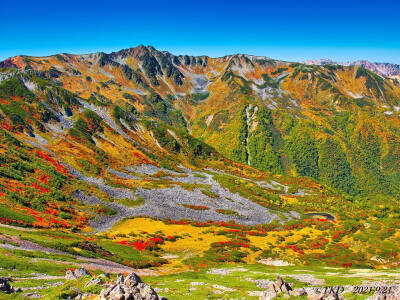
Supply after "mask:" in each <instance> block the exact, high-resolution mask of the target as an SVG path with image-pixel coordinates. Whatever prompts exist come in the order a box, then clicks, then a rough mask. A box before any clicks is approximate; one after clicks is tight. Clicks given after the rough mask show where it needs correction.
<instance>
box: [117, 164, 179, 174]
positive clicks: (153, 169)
mask: <svg viewBox="0 0 400 300" xmlns="http://www.w3.org/2000/svg"><path fill="white" fill-rule="evenodd" d="M124 169H125V170H127V171H129V172H133V173H140V174H145V175H154V174H157V173H158V172H166V173H169V174H171V175H178V174H179V173H177V172H175V171H171V170H168V169H165V168H160V167H157V166H155V165H151V164H142V165H139V166H129V167H125V168H124Z"/></svg>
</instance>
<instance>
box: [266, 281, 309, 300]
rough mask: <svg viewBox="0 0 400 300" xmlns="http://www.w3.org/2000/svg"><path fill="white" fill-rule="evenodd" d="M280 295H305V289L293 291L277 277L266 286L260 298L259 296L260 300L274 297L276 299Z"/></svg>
mask: <svg viewBox="0 0 400 300" xmlns="http://www.w3.org/2000/svg"><path fill="white" fill-rule="evenodd" d="M282 293H283V294H284V295H285V296H287V297H298V296H304V295H307V292H306V291H305V289H295V290H293V288H292V286H291V285H290V284H289V283H288V282H286V281H285V280H283V279H282V277H281V276H277V277H276V281H275V282H271V283H269V284H268V285H267V290H266V291H265V292H264V294H263V295H262V296H260V300H269V299H273V298H275V297H278V296H279V295H280V294H282Z"/></svg>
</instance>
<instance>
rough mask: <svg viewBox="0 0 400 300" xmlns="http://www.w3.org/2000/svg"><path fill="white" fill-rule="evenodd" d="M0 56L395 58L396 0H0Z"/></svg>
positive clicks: (398, 47)
mask: <svg viewBox="0 0 400 300" xmlns="http://www.w3.org/2000/svg"><path fill="white" fill-rule="evenodd" d="M0 7H1V11H2V17H1V23H0V37H1V39H0V60H3V59H5V58H7V57H10V56H14V55H19V54H26V55H34V56H44V55H50V54H55V53H62V52H67V53H74V54H78V53H89V52H97V51H103V52H111V51H115V50H119V49H122V48H129V47H134V46H137V45H139V44H144V45H153V46H155V47H156V48H157V49H160V50H168V51H170V52H172V53H174V54H193V55H203V54H204V55H209V56H223V55H226V54H232V53H247V54H254V55H264V56H268V57H271V58H276V59H284V60H288V61H302V60H306V59H318V58H331V59H334V60H339V61H348V60H355V59H368V60H371V61H380V62H393V63H400V22H399V21H398V14H399V12H400V1H399V0H380V1H370V0H364V1H359V0H347V1H342V0H336V1H323V0H319V1H310V0H305V1H300V0H297V1H292V0H284V1H254V0H242V1H236V0H231V1H218V0H203V1H195V2H190V1H177V0H169V1H168V0H164V1H158V0H142V1H121V0H108V1H103V0H98V1H84V0H80V1H77V0H69V1H54V0H53V1H41V0H37V1H23V0H21V1H2V3H1V5H0Z"/></svg>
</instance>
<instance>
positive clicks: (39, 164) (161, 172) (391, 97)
mask: <svg viewBox="0 0 400 300" xmlns="http://www.w3.org/2000/svg"><path fill="white" fill-rule="evenodd" d="M373 66H375V67H376V68H377V69H376V72H375V71H374V70H375V69H374V68H375V67H373ZM383 66H384V65H379V64H375V65H374V64H366V63H354V64H353V63H349V64H348V65H342V64H334V63H332V62H330V61H329V62H326V61H320V62H318V63H316V62H315V63H313V64H311V62H307V63H298V62H286V61H280V60H273V59H270V58H267V57H261V56H252V55H245V54H236V55H228V56H224V57H218V58H211V57H208V56H190V55H174V54H172V53H169V52H167V51H160V50H157V49H155V48H154V47H152V46H143V45H140V46H138V47H135V48H129V49H123V50H120V51H117V52H112V53H103V52H98V53H91V54H82V55H72V54H66V53H61V54H57V55H52V56H46V57H32V56H23V55H20V56H15V57H11V58H9V59H6V60H5V61H3V62H0V161H1V166H0V223H1V224H3V225H0V232H1V233H2V235H0V239H1V240H2V241H3V243H5V244H6V246H5V248H7V249H8V250H7V251H9V253H8V252H7V253H6V254H4V255H3V254H2V253H0V256H1V255H3V256H1V257H2V259H1V261H5V262H8V261H9V260H11V259H14V257H18V259H16V258H15V259H14V261H16V263H18V262H19V261H24V262H29V263H27V265H29V268H30V269H29V272H28V271H26V272H25V273H26V274H31V273H38V272H45V271H46V272H50V273H49V274H50V275H57V276H58V275H60V272H61V271H62V272H64V273H65V271H66V268H70V267H71V266H69V265H67V264H66V263H65V262H60V261H61V260H63V259H64V258H65V257H67V256H65V257H64V256H63V255H70V256H71V255H73V257H70V256H68V257H69V258H68V259H69V260H68V262H71V263H72V262H73V263H74V264H75V265H76V264H80V265H81V264H83V262H82V257H84V258H85V259H90V261H91V262H92V264H93V262H94V261H95V262H96V263H99V264H100V267H99V266H97V268H101V269H102V270H104V269H105V268H112V269H113V270H122V271H123V272H125V271H126V270H127V268H128V269H129V268H131V269H132V268H135V269H143V268H145V269H146V268H152V269H151V270H148V272H149V273H151V272H159V273H157V274H158V275H160V274H170V273H173V272H183V271H185V272H186V271H188V270H192V271H196V272H197V271H198V269H199V268H203V269H204V270H206V269H207V268H214V267H215V266H216V265H218V264H223V263H227V262H228V263H235V264H236V263H248V264H249V265H250V267H249V268H253V267H254V266H253V265H252V264H255V263H257V262H259V261H261V262H263V263H265V262H267V263H271V261H272V263H271V264H274V265H276V264H277V265H279V266H289V265H290V264H295V265H302V266H304V267H305V266H315V267H316V268H317V267H318V268H319V267H320V266H321V265H325V266H327V267H338V268H350V267H352V266H356V267H369V268H372V267H373V268H378V267H382V268H383V267H384V268H394V267H396V266H398V265H399V261H400V254H399V253H400V242H399V241H400V239H399V236H400V235H399V234H400V232H399V230H398V228H399V226H400V224H399V221H398V220H400V210H399V206H398V199H399V196H400V170H399V166H400V82H399V78H397V77H396V76H392V75H393V74H394V73H393V72H395V69H396V67H393V71H390V70H392V67H391V66H390V65H387V68H383ZM378 71H379V72H385V74H387V75H382V74H378V73H377V72H378ZM389 72H392V73H389ZM389 75H390V76H389ZM10 226H11V227H10ZM20 227H27V228H22V229H20ZM9 236H11V237H9ZM26 240H28V241H29V242H26ZM11 242H12V244H11ZM17 244H18V245H19V247H20V248H15V247H16V246H15V245H17ZM1 245H3V244H1ZM13 247H14V248H13ZM32 249H44V250H46V251H47V253H53V252H49V251H50V250H49V249H53V250H51V251H54V253H53V254H52V255H47V256H46V259H51V265H50V263H49V266H48V265H46V268H48V270H43V266H42V265H41V264H43V262H42V261H39V260H38V259H37V260H36V256H35V255H39V254H37V252H34V253H33V254H32V253H31V252H29V251H31V250H32ZM14 250H15V251H14ZM17 250H18V251H17ZM44 250H43V251H44ZM26 251H28V252H26ZM40 251H41V250H40ZM32 255H34V256H32ZM43 255H44V254H43ZM11 257H12V258H11ZM32 257H35V259H32ZM38 257H39V256H38ZM104 260H105V261H106V263H105V262H104ZM38 261H39V262H38ZM16 263H10V264H6V263H4V264H3V265H1V268H5V269H6V270H9V271H10V272H14V271H13V270H15V268H17V269H21V268H22V267H21V265H20V264H17V265H16ZM88 263H89V262H88V261H87V262H85V264H88ZM116 264H117V265H116ZM16 266H17V267H16ZM251 266H253V267H251ZM246 268H247V266H246ZM257 268H259V267H257V266H255V267H254V268H253V270H255V272H256V271H257V270H259V269H257ZM289 268H291V267H289ZM60 270H61V271H60ZM207 270H208V269H207ZM214 270H215V269H209V271H207V272H206V271H204V274H203V273H202V274H203V275H204V276H214V275H210V274H217V273H210V272H217V271H214ZM217 270H218V269H217ZM285 270H286V271H287V270H289V269H285ZM290 270H292V269H290ZM318 270H319V269H318ZM236 271H237V270H236ZM236 271H235V272H236ZM0 272H3V270H0ZM4 272H6V271H4ZM7 272H8V271H7ZM18 272H19V271H18ZM117 272H119V271H117ZM163 272H164V273H163ZM257 272H258V271H257ZM321 272H322V271H321ZM335 272H336V271H335ZM345 272H347V270H346V271H345ZM25 273H24V274H25ZM2 274H3V273H2ZM18 274H19V273H18ZM151 274H153V273H151ZM185 274H186V275H187V274H189V275H187V276H193V278H197V277H196V276H200V275H196V274H197V273H190V272H187V273H185ZM190 274H195V275H190ZM218 274H219V273H218ZM330 274H331V275H332V274H336V273H330ZM376 274H377V273H376ZM385 274H386V275H387V274H389V273H385ZM393 274H394V273H393ZM186 275H185V276H186ZM203 275H202V276H203ZM328 275H329V274H328ZM328 275H327V276H328ZM331 275H329V276H331ZM386 275H385V276H386ZM174 276H175V275H174ZM182 276H184V275H182ZM246 276H247V275H246ZM333 276H336V275H333ZM357 276H358V275H357ZM171 278H172V279H171V280H172V281H171V282H173V283H174V284H176V282H177V281H176V277H171ZM330 280H333V281H332V282H335V284H336V282H337V281H334V280H335V278H333V279H330ZM357 280H358V279H357ZM157 282H159V281H158V279H157V280H156V279H154V280H153V281H152V284H153V283H154V284H156V283H157ZM357 282H358V281H357ZM360 282H361V279H360ZM213 284H214V282H213ZM240 284H241V283H240ZM251 284H252V285H254V282H252V283H251ZM182 285H183V283H182ZM63 288H65V289H69V288H71V286H70V285H67V286H64V285H63ZM189 288H190V287H189V286H188V287H185V288H182V289H184V291H183V290H182V293H184V292H187V290H188V289H189ZM249 288H254V287H249ZM175 290H176V289H175V288H174V287H171V289H169V290H168V289H165V290H164V291H165V292H166V293H167V294H168V293H173V291H175ZM204 290H205V291H206V289H204ZM43 291H44V290H43ZM43 291H42V292H43ZM236 291H237V289H234V290H232V291H228V290H227V291H226V292H227V293H231V292H232V295H233V296H234V297H236V296H237V295H239V294H234V293H236ZM50 292H51V293H55V292H54V290H51V291H50ZM50 292H49V293H50ZM58 292H59V293H58V294H57V295H59V294H62V293H64V290H60V291H58ZM46 293H47V292H46ZM199 293H200V290H199ZM54 295H55V294H47V296H48V298H49V299H55V298H56V297H55V296H54ZM168 295H169V294H168ZM182 295H183V294H182ZM182 295H181V296H182ZM246 295H247V294H246ZM203 296H204V295H203ZM233 296H232V297H233ZM182 297H183V296H182ZM204 297H206V296H204ZM175 299H179V297H175ZM198 299H201V297H200V298H198Z"/></svg>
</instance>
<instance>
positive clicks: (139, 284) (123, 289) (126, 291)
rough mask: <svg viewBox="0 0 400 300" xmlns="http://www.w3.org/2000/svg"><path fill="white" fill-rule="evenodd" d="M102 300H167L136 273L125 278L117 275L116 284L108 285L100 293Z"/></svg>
mask: <svg viewBox="0 0 400 300" xmlns="http://www.w3.org/2000/svg"><path fill="white" fill-rule="evenodd" d="M100 299H101V300H166V298H164V297H160V296H158V295H157V293H156V291H155V290H154V289H153V288H152V287H151V286H150V285H148V284H147V283H144V282H143V281H142V280H141V279H140V277H139V276H138V275H137V274H135V273H133V272H132V273H130V274H129V275H128V276H126V277H125V278H124V276H123V275H122V274H118V275H117V279H116V280H115V283H114V284H108V285H106V286H105V288H104V289H103V290H102V291H101V292H100Z"/></svg>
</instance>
